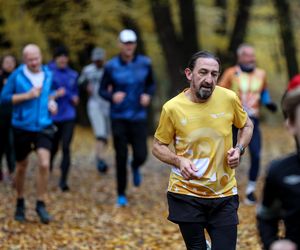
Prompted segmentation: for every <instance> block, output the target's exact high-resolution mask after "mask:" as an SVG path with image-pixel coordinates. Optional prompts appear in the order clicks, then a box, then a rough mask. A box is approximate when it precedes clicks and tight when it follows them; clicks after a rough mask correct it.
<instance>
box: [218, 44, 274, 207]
mask: <svg viewBox="0 0 300 250" xmlns="http://www.w3.org/2000/svg"><path fill="white" fill-rule="evenodd" d="M237 59H238V62H237V65H235V66H233V67H230V68H228V69H227V70H226V71H225V72H224V74H223V76H222V77H221V79H220V84H219V85H220V86H222V87H225V88H228V89H231V90H233V91H234V92H235V93H236V94H237V95H238V96H239V98H240V100H241V103H242V105H243V108H244V109H245V110H246V112H247V113H248V116H249V117H250V119H251V121H252V122H253V125H254V129H253V136H252V140H251V142H250V144H249V151H250V156H251V166H250V169H249V182H248V185H247V188H246V199H245V203H246V204H248V205H253V204H255V203H256V197H255V195H254V191H255V187H256V180H257V177H258V173H259V169H260V151H261V134H260V129H259V113H260V107H261V104H263V105H265V106H266V107H267V108H268V109H269V110H270V111H272V112H275V111H276V110H277V106H276V105H275V104H274V103H273V102H272V101H271V98H270V95H269V91H268V88H267V77H266V72H265V71H264V70H263V69H260V68H258V67H257V66H256V57H255V50H254V48H253V47H252V46H251V45H249V44H241V45H240V46H239V48H238V49H237ZM236 133H237V130H236V129H235V128H234V132H233V143H235V141H236Z"/></svg>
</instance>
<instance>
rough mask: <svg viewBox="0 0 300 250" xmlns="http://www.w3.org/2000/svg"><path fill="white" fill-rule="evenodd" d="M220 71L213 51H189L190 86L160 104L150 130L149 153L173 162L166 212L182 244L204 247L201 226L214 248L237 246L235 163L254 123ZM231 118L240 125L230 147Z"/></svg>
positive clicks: (186, 71)
mask: <svg viewBox="0 0 300 250" xmlns="http://www.w3.org/2000/svg"><path fill="white" fill-rule="evenodd" d="M219 73H220V62H219V60H218V59H217V58H216V57H215V56H214V55H213V54H211V53H209V52H205V51H200V52H197V53H196V54H194V55H193V56H192V57H191V59H190V62H189V64H188V67H187V68H186V69H185V75H186V78H187V79H188V81H189V82H190V87H189V88H188V89H185V90H184V91H183V92H182V93H180V94H179V95H177V96H176V97H174V98H173V99H171V100H169V101H168V102H167V103H166V104H165V105H164V106H163V109H162V112H161V117H160V121H159V125H158V128H157V130H156V133H155V139H154V144H153V154H154V155H155V156H156V157H157V158H158V159H159V160H161V161H163V162H165V163H167V164H170V165H171V166H172V171H171V175H170V180H169V187H168V194H167V197H168V203H169V217H168V218H169V220H171V221H172V222H174V223H177V224H178V225H179V228H180V231H181V233H182V236H183V239H184V241H185V244H186V246H187V249H206V248H205V247H206V242H205V236H204V229H206V230H207V231H208V233H209V235H210V238H211V241H212V247H213V249H226V250H231V249H235V247H236V238H237V224H238V216H237V209H238V205H239V201H238V195H237V184H236V180H235V171H234V168H236V167H237V166H238V164H239V161H240V156H241V154H242V153H243V152H244V149H245V147H246V146H247V145H248V143H249V141H250V139H251V135H252V130H253V125H252V122H251V120H250V119H249V118H248V116H247V113H246V112H245V111H244V110H243V108H242V106H241V104H240V101H239V98H238V97H237V95H236V94H235V93H234V92H233V91H230V90H227V89H225V88H221V87H219V86H216V83H217V80H218V76H219ZM233 124H234V125H235V126H236V127H238V128H240V133H239V137H238V143H237V145H235V147H233V146H232V129H231V127H232V125H233ZM172 142H173V143H172ZM171 143H172V144H173V146H174V151H173V150H171V149H170V148H169V145H170V144H171Z"/></svg>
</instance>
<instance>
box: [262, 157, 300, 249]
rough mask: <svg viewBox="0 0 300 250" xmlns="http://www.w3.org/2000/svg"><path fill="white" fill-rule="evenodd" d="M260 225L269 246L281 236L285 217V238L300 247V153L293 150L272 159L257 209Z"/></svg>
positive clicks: (266, 245) (264, 239)
mask: <svg viewBox="0 0 300 250" xmlns="http://www.w3.org/2000/svg"><path fill="white" fill-rule="evenodd" d="M257 219H258V229H259V233H260V236H261V239H262V242H263V244H264V247H265V249H269V247H270V245H271V244H272V242H273V241H275V240H277V239H278V236H277V233H278V222H279V220H283V222H284V224H285V229H286V235H285V238H287V239H290V240H291V241H293V242H295V243H296V244H297V246H298V248H299V247H300V157H299V154H293V155H290V156H288V157H286V158H283V159H281V160H278V161H274V162H272V163H271V165H270V168H269V171H268V174H267V177H266V182H265V187H264V191H263V201H262V204H261V206H259V207H258V210H257Z"/></svg>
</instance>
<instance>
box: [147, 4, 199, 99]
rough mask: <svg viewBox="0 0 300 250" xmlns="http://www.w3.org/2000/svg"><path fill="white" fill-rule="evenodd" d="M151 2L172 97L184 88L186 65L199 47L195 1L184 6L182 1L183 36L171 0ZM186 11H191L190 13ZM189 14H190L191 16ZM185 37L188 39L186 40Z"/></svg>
mask: <svg viewBox="0 0 300 250" xmlns="http://www.w3.org/2000/svg"><path fill="white" fill-rule="evenodd" d="M150 4H151V9H152V15H153V19H154V23H155V27H156V31H157V34H158V38H159V41H160V43H161V46H162V50H163V53H164V57H165V60H166V66H167V72H168V75H169V79H170V81H171V83H170V97H172V96H175V95H177V94H178V93H179V92H180V91H182V90H183V88H184V86H185V78H184V77H183V74H182V73H183V69H184V67H185V66H186V61H187V58H189V57H190V55H191V54H192V53H195V52H196V51H197V48H198V42H197V32H196V30H197V29H196V20H195V14H194V2H193V1H190V0H189V1H185V4H184V5H186V6H184V7H183V1H180V7H181V8H184V10H183V9H181V10H180V13H181V15H182V16H181V25H182V27H181V30H182V33H183V34H182V36H178V35H177V34H176V32H175V28H174V25H173V22H172V18H171V11H170V7H169V1H167V0H150ZM186 11H189V13H187V12H186ZM183 12H184V14H183ZM187 15H190V17H188V16H187ZM189 26H190V27H189ZM184 35H186V36H187V37H185V36H184ZM193 36H194V37H193ZM185 39H186V41H184V40H185Z"/></svg>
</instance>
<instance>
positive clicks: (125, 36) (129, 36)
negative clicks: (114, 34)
mask: <svg viewBox="0 0 300 250" xmlns="http://www.w3.org/2000/svg"><path fill="white" fill-rule="evenodd" d="M119 39H120V42H121V43H130V42H132V43H135V42H136V40H137V37H136V34H135V32H134V31H133V30H128V29H126V30H122V31H121V32H120V35H119Z"/></svg>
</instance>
